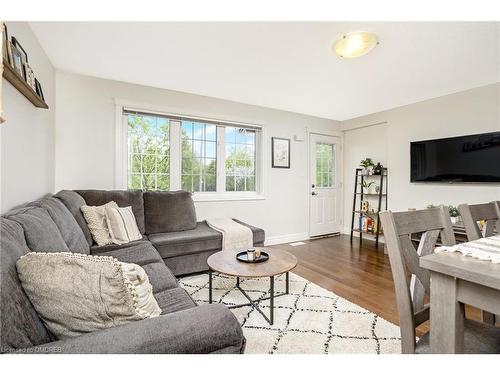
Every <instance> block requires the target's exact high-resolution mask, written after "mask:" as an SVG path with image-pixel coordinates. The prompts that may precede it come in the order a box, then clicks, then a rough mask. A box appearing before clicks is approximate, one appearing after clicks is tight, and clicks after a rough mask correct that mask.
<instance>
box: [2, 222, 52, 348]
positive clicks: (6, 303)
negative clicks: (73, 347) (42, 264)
mask: <svg viewBox="0 0 500 375" xmlns="http://www.w3.org/2000/svg"><path fill="white" fill-rule="evenodd" d="M29 251H30V250H29V249H28V246H27V244H26V241H25V239H24V233H23V229H22V227H21V225H20V224H18V223H16V222H14V221H11V220H7V219H5V218H0V271H1V273H0V301H1V303H0V317H1V319H0V332H1V334H0V352H2V353H4V352H8V351H10V350H14V349H22V348H27V347H31V346H34V345H41V344H45V343H48V342H50V341H51V337H50V334H49V332H48V331H47V329H46V328H45V326H44V324H43V322H42V320H41V319H40V317H39V316H38V314H37V312H36V311H35V308H34V307H33V305H32V304H31V301H30V300H29V299H28V296H27V295H26V293H25V292H24V289H23V287H22V286H21V281H20V280H19V277H18V276H17V270H16V262H17V260H18V259H19V258H20V257H22V256H23V255H25V254H27V253H29Z"/></svg>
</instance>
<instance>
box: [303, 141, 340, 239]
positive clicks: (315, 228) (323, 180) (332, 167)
mask: <svg viewBox="0 0 500 375" xmlns="http://www.w3.org/2000/svg"><path fill="white" fill-rule="evenodd" d="M309 139H310V140H309V142H310V147H309V150H310V151H309V152H310V157H309V160H310V161H311V166H310V172H309V175H310V184H309V199H310V204H309V207H310V212H309V235H310V236H321V235H325V234H330V233H336V232H339V231H340V186H341V181H340V176H341V174H340V169H339V155H340V138H338V137H332V136H326V135H318V134H311V135H310V138H309Z"/></svg>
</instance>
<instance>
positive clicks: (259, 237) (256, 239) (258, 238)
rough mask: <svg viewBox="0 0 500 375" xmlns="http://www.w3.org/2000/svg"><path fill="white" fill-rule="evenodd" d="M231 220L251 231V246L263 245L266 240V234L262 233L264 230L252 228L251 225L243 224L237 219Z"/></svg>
mask: <svg viewBox="0 0 500 375" xmlns="http://www.w3.org/2000/svg"><path fill="white" fill-rule="evenodd" d="M233 220H234V221H236V222H237V223H240V224H241V225H244V226H246V227H248V228H250V229H251V231H252V233H253V244H254V245H257V244H259V245H264V241H265V239H266V234H265V232H264V229H260V228H257V227H254V226H253V225H250V224H247V223H244V222H243V221H240V220H237V219H233Z"/></svg>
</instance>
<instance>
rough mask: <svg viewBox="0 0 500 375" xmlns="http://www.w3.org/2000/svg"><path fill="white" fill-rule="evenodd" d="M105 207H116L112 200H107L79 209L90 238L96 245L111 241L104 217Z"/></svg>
mask: <svg viewBox="0 0 500 375" xmlns="http://www.w3.org/2000/svg"><path fill="white" fill-rule="evenodd" d="M106 207H114V208H118V205H117V204H116V203H115V202H114V201H111V202H108V203H106V204H104V205H102V206H82V207H80V210H81V211H82V213H83V217H84V218H85V221H86V222H87V226H88V227H89V230H90V233H91V234H92V238H93V239H94V241H95V242H96V243H97V245H98V246H104V245H109V244H112V243H113V240H112V239H111V235H110V234H109V228H108V220H107V218H106Z"/></svg>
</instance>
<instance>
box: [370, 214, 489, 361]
mask: <svg viewBox="0 0 500 375" xmlns="http://www.w3.org/2000/svg"><path fill="white" fill-rule="evenodd" d="M380 220H381V222H382V228H383V230H384V237H385V243H386V247H387V252H388V254H389V260H390V263H391V270H392V277H393V280H394V286H395V289H396V303H397V307H398V317H399V326H400V330H401V351H402V353H403V354H411V353H430V346H429V332H427V333H426V334H424V335H423V336H421V337H420V338H419V340H418V341H417V340H416V333H415V329H416V328H417V327H418V326H419V325H421V324H422V323H424V322H426V321H428V320H429V304H426V303H425V297H426V295H429V292H430V272H429V271H428V270H426V269H424V268H421V267H420V265H419V260H420V259H419V258H420V257H422V256H425V255H428V254H431V253H432V252H433V251H434V248H435V246H436V243H437V241H438V239H439V238H440V239H441V244H442V245H444V246H453V245H455V244H456V241H455V236H454V234H453V229H452V224H451V220H450V216H449V212H448V209H447V208H445V207H444V206H440V207H437V208H431V209H426V210H416V211H405V212H391V211H384V212H381V213H380ZM412 234H421V237H420V242H419V245H418V248H415V246H414V245H413V242H412V240H411V235H412ZM408 276H409V277H408ZM431 324H432V323H431ZM431 328H432V326H431ZM464 332H465V339H464V343H465V351H466V352H468V353H478V352H479V353H482V352H490V350H493V349H492V348H494V350H496V348H497V343H496V341H495V340H496V339H495V337H498V336H497V335H498V331H497V330H496V329H495V328H494V327H493V326H491V325H486V324H483V323H480V322H475V321H471V320H468V319H466V320H465V330H464Z"/></svg>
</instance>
